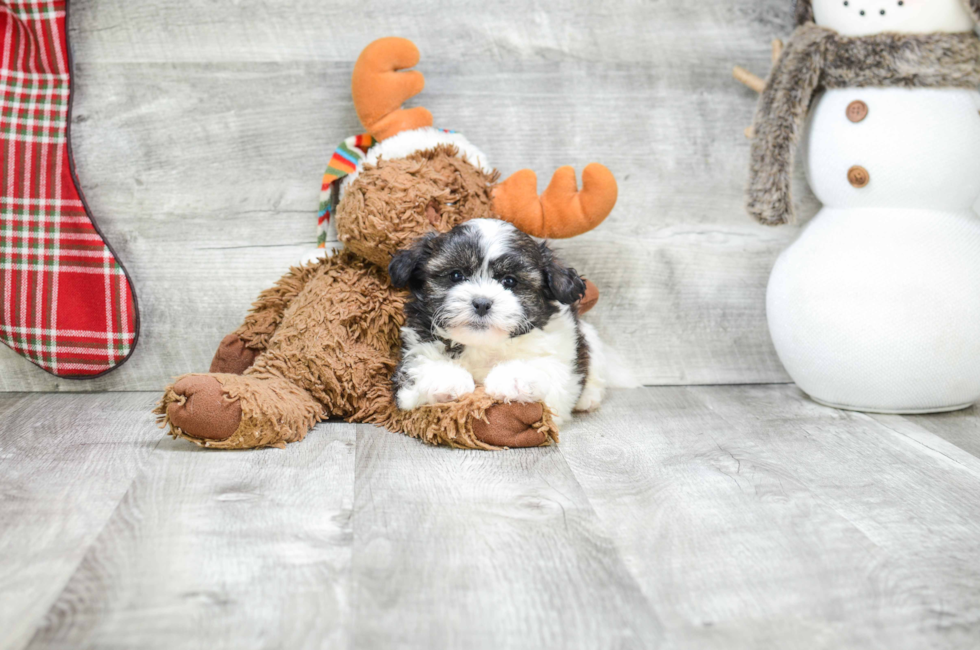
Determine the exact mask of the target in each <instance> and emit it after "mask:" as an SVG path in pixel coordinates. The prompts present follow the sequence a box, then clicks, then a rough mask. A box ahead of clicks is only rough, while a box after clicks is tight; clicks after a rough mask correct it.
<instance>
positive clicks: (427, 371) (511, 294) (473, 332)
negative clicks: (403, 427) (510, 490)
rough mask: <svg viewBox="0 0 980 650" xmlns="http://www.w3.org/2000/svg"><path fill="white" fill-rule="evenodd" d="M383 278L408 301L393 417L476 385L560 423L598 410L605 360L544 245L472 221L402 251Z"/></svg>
mask: <svg viewBox="0 0 980 650" xmlns="http://www.w3.org/2000/svg"><path fill="white" fill-rule="evenodd" d="M388 273H389V275H390V276H391V281H392V284H393V285H394V286H395V287H399V288H408V289H409V290H411V292H412V296H413V299H412V300H411V301H410V302H409V304H408V305H407V306H406V325H405V327H404V328H402V358H401V363H400V364H399V366H398V368H397V370H396V371H395V374H394V376H393V378H392V381H393V382H394V386H395V399H396V401H397V403H398V407H399V408H400V409H402V410H411V409H414V408H416V407H419V406H423V405H426V404H437V403H440V402H448V401H452V400H455V399H457V398H458V397H460V396H462V395H465V394H467V393H471V392H473V391H474V390H475V389H476V386H477V385H479V384H482V385H483V386H484V388H485V390H486V392H487V393H488V394H489V395H491V396H492V397H495V398H497V399H500V400H502V401H505V402H544V403H545V404H546V405H547V406H548V407H550V408H551V410H552V412H553V413H554V414H555V416H556V417H557V418H558V419H559V421H560V420H563V419H567V418H569V417H570V416H571V414H572V411H573V410H579V411H591V410H593V409H595V408H596V407H598V406H599V404H600V403H601V402H602V398H603V396H604V393H605V389H606V385H607V383H608V382H609V380H610V375H609V373H608V372H607V364H608V361H607V358H606V353H605V350H604V348H603V345H602V342H601V341H600V340H599V336H598V334H597V333H596V331H595V329H594V328H593V327H592V326H591V325H588V324H587V323H582V322H580V321H579V319H578V314H577V313H576V308H575V306H574V304H575V303H576V302H577V301H578V300H579V299H580V298H581V297H582V296H583V295H584V293H585V284H584V282H583V281H582V280H581V278H579V276H578V274H577V273H576V272H575V270H574V269H570V268H567V267H566V266H564V265H563V264H562V263H561V262H560V261H559V260H558V259H557V258H556V257H555V255H554V253H553V252H552V250H551V249H550V248H549V247H548V245H547V244H546V243H537V242H536V241H535V240H534V239H532V238H531V237H529V236H528V235H526V234H524V233H523V232H521V231H519V230H518V229H517V228H515V227H514V226H512V225H511V224H509V223H507V222H506V221H500V220H497V219H474V220H471V221H467V222H465V223H463V224H461V225H459V226H457V227H456V228H454V229H453V230H451V231H450V232H448V233H445V234H443V235H436V234H429V235H427V236H426V237H424V238H423V239H421V240H420V241H418V242H416V243H415V244H414V245H413V246H412V247H411V248H409V249H407V250H403V251H401V252H400V253H398V254H397V255H396V256H395V257H394V259H393V260H392V261H391V264H390V265H389V267H388Z"/></svg>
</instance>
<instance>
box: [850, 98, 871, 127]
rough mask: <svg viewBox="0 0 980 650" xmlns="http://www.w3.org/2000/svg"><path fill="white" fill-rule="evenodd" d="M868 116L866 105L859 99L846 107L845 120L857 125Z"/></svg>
mask: <svg viewBox="0 0 980 650" xmlns="http://www.w3.org/2000/svg"><path fill="white" fill-rule="evenodd" d="M867 116H868V105H867V104H865V103H864V102H862V101H861V100H860V99H859V100H857V101H853V102H851V103H850V104H848V105H847V119H849V120H850V121H852V122H854V123H855V124H857V123H858V122H861V121H863V120H864V118H866V117H867Z"/></svg>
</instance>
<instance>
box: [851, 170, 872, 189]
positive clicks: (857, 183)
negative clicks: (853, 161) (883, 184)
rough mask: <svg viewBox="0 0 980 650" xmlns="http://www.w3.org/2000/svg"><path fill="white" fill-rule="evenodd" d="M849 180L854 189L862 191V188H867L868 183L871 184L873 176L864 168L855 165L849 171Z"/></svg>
mask: <svg viewBox="0 0 980 650" xmlns="http://www.w3.org/2000/svg"><path fill="white" fill-rule="evenodd" d="M847 180H848V181H849V182H850V183H851V185H853V186H854V187H856V188H858V189H861V188H862V187H867V185H868V183H870V182H871V174H869V173H868V170H867V169H865V168H864V167H861V166H860V165H854V166H853V167H851V168H850V169H848V170H847Z"/></svg>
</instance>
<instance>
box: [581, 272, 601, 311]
mask: <svg viewBox="0 0 980 650" xmlns="http://www.w3.org/2000/svg"><path fill="white" fill-rule="evenodd" d="M583 280H584V278H583ZM597 302H599V287H597V286H595V284H594V283H593V282H592V280H585V295H584V296H582V299H581V300H579V301H578V315H579V316H581V315H582V314H584V313H586V312H589V311H591V310H592V308H593V307H595V306H596V303H597Z"/></svg>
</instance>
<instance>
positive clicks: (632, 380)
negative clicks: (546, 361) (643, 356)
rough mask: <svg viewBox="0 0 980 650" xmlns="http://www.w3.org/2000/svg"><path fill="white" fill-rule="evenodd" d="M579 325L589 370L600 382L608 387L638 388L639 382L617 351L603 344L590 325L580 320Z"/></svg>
mask: <svg viewBox="0 0 980 650" xmlns="http://www.w3.org/2000/svg"><path fill="white" fill-rule="evenodd" d="M580 326H581V328H582V334H583V335H584V336H585V342H586V343H588V345H589V363H590V365H591V368H590V370H591V371H592V372H594V373H595V374H596V376H597V378H598V379H599V380H600V382H601V383H602V384H603V385H604V386H605V387H608V388H639V387H640V382H639V381H637V379H636V375H635V374H633V371H632V370H630V368H629V366H628V365H627V364H626V362H625V360H624V359H623V357H622V356H621V355H620V354H619V352H617V351H616V350H614V349H612V348H611V347H609V346H607V345H605V344H604V343H603V342H602V339H600V338H599V333H598V332H597V331H596V329H595V328H594V327H593V326H592V325H590V324H589V323H582V322H580Z"/></svg>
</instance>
